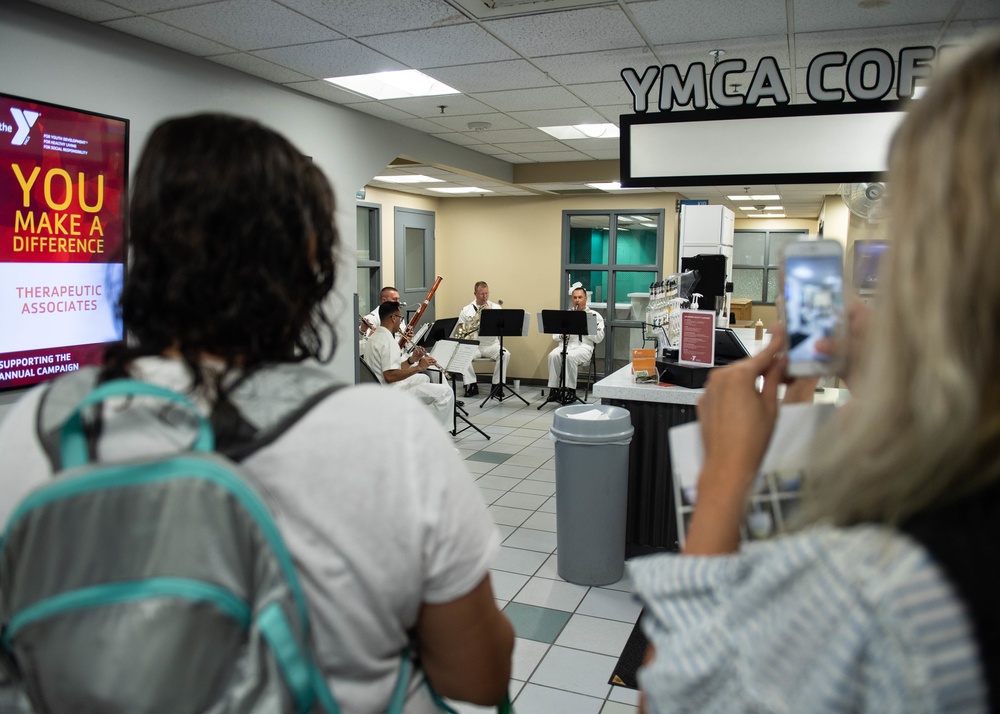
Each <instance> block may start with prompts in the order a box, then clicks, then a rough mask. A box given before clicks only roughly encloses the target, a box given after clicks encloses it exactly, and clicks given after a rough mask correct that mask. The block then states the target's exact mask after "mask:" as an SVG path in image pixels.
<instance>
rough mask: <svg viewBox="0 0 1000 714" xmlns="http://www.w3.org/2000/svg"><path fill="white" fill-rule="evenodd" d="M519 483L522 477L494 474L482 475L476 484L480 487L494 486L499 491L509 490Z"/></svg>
mask: <svg viewBox="0 0 1000 714" xmlns="http://www.w3.org/2000/svg"><path fill="white" fill-rule="evenodd" d="M519 483H521V480H520V479H516V478H507V477H506V476H494V475H493V474H486V475H485V476H480V477H479V479H478V480H477V481H476V485H477V486H479V488H494V489H496V490H498V491H509V490H511V489H512V488H514V486H516V485H517V484H519Z"/></svg>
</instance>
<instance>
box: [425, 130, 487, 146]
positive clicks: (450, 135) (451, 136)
mask: <svg viewBox="0 0 1000 714" xmlns="http://www.w3.org/2000/svg"><path fill="white" fill-rule="evenodd" d="M435 136H436V137H437V138H438V139H444V140H445V141H450V142H451V143H452V144H458V145H459V146H473V145H475V144H482V143H483V142H482V140H480V139H477V138H475V133H474V132H466V133H462V132H460V131H449V132H447V133H445V134H435Z"/></svg>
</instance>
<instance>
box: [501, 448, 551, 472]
mask: <svg viewBox="0 0 1000 714" xmlns="http://www.w3.org/2000/svg"><path fill="white" fill-rule="evenodd" d="M529 448H530V447H529ZM548 460H549V459H548V457H547V456H545V455H544V454H525V453H523V452H522V453H520V454H514V455H513V456H511V457H510V458H509V459H507V461H505V462H504V463H507V464H510V465H511V466H533V467H536V468H537V467H539V466H541V465H542V464H544V463H545V462H546V461H548Z"/></svg>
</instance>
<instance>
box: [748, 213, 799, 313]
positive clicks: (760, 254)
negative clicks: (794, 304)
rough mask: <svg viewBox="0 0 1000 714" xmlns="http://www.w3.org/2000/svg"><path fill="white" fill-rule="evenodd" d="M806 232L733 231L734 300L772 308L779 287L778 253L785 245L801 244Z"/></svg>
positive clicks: (779, 256) (779, 262)
mask: <svg viewBox="0 0 1000 714" xmlns="http://www.w3.org/2000/svg"><path fill="white" fill-rule="evenodd" d="M806 235H807V232H806V231H771V230H758V231H736V232H735V234H734V236H733V297H736V298H750V299H751V300H753V301H754V302H756V303H759V304H762V305H773V304H774V302H775V300H776V299H777V297H778V293H779V292H780V286H779V285H778V276H779V267H780V264H781V251H782V249H783V248H784V246H785V243H788V242H789V241H793V240H801V239H802V238H803V237H805V236H806Z"/></svg>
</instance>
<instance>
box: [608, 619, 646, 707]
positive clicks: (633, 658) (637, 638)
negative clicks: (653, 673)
mask: <svg viewBox="0 0 1000 714" xmlns="http://www.w3.org/2000/svg"><path fill="white" fill-rule="evenodd" d="M641 621H642V615H641V614H640V615H639V619H638V620H637V621H636V623H635V627H633V628H632V634H631V635H629V636H628V642H626V643H625V649H623V650H622V653H621V655H620V656H619V657H618V664H616V665H615V669H614V671H613V672H612V673H611V679H610V680H608V684H617V685H618V686H619V687H628V688H629V689H638V688H639V682H638V681H636V673H637V672H638V671H639V667H640V666H641V665H642V659H643V657H645V656H646V636H645V635H644V634H642V627H641V626H640V625H639V622H641Z"/></svg>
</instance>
